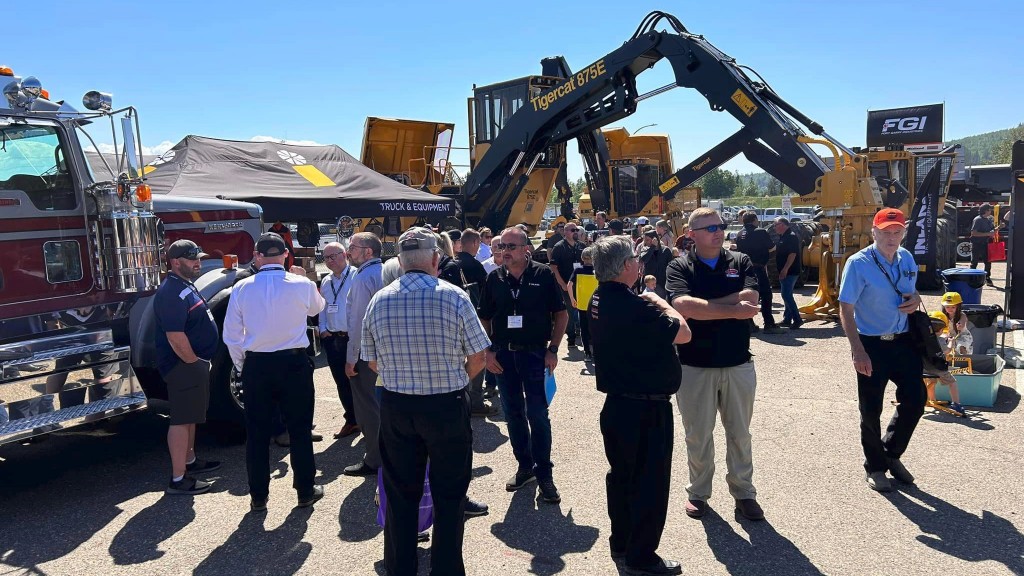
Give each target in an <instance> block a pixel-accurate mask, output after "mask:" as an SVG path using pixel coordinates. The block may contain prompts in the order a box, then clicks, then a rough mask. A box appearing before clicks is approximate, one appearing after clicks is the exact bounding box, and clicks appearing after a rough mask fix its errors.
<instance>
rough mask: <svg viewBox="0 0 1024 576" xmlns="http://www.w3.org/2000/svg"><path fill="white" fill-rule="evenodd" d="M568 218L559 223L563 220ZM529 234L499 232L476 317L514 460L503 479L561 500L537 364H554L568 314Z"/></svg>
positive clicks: (551, 367)
mask: <svg viewBox="0 0 1024 576" xmlns="http://www.w3.org/2000/svg"><path fill="white" fill-rule="evenodd" d="M568 227H569V226H566V228H568ZM529 242H530V240H529V238H527V236H526V233H525V232H523V231H521V230H519V229H517V228H508V229H506V230H504V231H503V232H502V233H501V244H499V245H498V246H499V248H500V249H501V250H502V262H503V264H504V265H503V267H502V268H499V269H497V270H495V271H493V272H491V273H490V275H488V276H487V282H486V283H485V284H484V292H483V298H482V303H481V306H480V320H481V322H482V323H483V326H484V330H485V331H486V332H487V333H488V334H489V335H490V337H491V342H493V344H492V345H491V349H490V350H489V351H488V352H487V369H488V370H490V371H491V372H493V373H494V374H496V375H497V376H498V390H499V392H500V394H501V405H502V408H503V409H504V411H505V420H506V422H507V423H508V437H509V443H511V444H512V453H513V454H515V457H516V461H517V462H518V463H519V468H518V470H517V471H516V473H515V475H514V476H513V477H512V478H511V479H509V481H508V482H506V483H505V489H506V490H508V491H509V492H514V491H516V490H518V489H520V488H522V487H523V486H525V485H527V484H529V483H530V482H533V481H534V480H536V481H537V483H538V484H539V485H540V493H541V498H542V499H543V500H544V501H545V502H549V503H552V504H555V503H558V502H560V501H561V497H560V496H559V494H558V489H557V488H556V487H555V482H554V480H553V479H552V477H551V469H552V468H553V467H554V465H553V464H552V463H551V421H550V420H549V419H548V399H547V393H546V391H545V389H544V369H545V368H547V369H548V370H554V369H555V366H557V365H558V344H559V343H560V342H561V341H562V335H563V334H565V325H566V323H567V322H568V315H567V314H566V312H565V304H564V302H563V301H562V296H561V294H559V288H558V283H557V282H556V281H555V275H554V274H553V273H552V272H551V271H550V270H549V269H548V268H547V267H546V266H543V265H541V264H537V263H536V262H533V261H531V260H530V256H529V254H527V252H526V245H527V244H529Z"/></svg>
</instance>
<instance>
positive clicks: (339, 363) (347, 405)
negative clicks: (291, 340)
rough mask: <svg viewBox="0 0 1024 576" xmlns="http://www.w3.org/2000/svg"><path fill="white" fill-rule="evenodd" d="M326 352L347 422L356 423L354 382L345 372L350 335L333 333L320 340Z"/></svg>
mask: <svg viewBox="0 0 1024 576" xmlns="http://www.w3.org/2000/svg"><path fill="white" fill-rule="evenodd" d="M320 342H321V344H323V347H324V352H326V353H327V365H328V366H329V367H330V368H331V376H333V377H334V384H335V385H336V386H337V387H338V399H339V400H341V407H342V408H343V409H344V415H345V424H356V423H357V422H356V410H355V408H354V407H353V406H354V404H353V403H352V384H351V383H349V381H348V375H346V374H345V362H347V361H348V336H342V335H340V334H334V333H332V334H331V335H330V337H328V338H323V339H321V340H320Z"/></svg>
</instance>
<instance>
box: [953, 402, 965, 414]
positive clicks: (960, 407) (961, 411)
mask: <svg viewBox="0 0 1024 576" xmlns="http://www.w3.org/2000/svg"><path fill="white" fill-rule="evenodd" d="M949 409H950V410H952V411H954V412H957V413H959V414H960V416H961V417H963V416H967V410H966V409H965V408H964V405H963V404H961V403H959V402H951V403H950V405H949Z"/></svg>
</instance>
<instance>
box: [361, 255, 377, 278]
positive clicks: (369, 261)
mask: <svg viewBox="0 0 1024 576" xmlns="http://www.w3.org/2000/svg"><path fill="white" fill-rule="evenodd" d="M374 264H380V258H374V259H373V260H367V261H366V262H364V263H363V265H362V266H360V267H359V272H356V276H359V275H360V274H362V273H363V270H366V269H367V268H369V267H370V266H373V265H374Z"/></svg>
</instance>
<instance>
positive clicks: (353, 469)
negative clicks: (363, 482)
mask: <svg viewBox="0 0 1024 576" xmlns="http://www.w3.org/2000/svg"><path fill="white" fill-rule="evenodd" d="M341 473H342V474H344V475H345V476H375V475H376V474H377V469H376V468H374V467H373V466H370V465H369V464H367V463H366V462H362V461H361V462H359V464H353V465H351V466H347V467H345V469H344V470H342V471H341Z"/></svg>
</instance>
